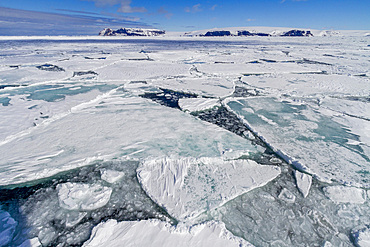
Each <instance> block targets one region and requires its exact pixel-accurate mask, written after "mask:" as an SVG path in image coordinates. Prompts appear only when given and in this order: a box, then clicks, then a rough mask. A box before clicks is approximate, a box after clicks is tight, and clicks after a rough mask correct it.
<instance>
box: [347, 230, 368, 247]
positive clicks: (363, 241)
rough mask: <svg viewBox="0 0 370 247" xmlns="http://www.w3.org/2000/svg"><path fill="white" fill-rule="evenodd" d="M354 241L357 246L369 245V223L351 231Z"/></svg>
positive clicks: (366, 246)
mask: <svg viewBox="0 0 370 247" xmlns="http://www.w3.org/2000/svg"><path fill="white" fill-rule="evenodd" d="M351 235H352V237H353V239H354V243H355V245H356V246H358V247H368V246H370V225H367V226H360V227H357V228H355V229H353V230H352V231H351Z"/></svg>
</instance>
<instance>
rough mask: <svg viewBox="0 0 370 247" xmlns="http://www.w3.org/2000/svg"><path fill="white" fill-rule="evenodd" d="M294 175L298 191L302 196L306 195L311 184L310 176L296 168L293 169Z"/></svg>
mask: <svg viewBox="0 0 370 247" xmlns="http://www.w3.org/2000/svg"><path fill="white" fill-rule="evenodd" d="M294 175H295V180H296V183H297V187H298V190H299V192H301V193H302V195H303V197H307V196H308V193H309V192H310V188H311V185H312V176H310V175H308V174H305V173H302V172H300V171H297V170H295V171H294Z"/></svg>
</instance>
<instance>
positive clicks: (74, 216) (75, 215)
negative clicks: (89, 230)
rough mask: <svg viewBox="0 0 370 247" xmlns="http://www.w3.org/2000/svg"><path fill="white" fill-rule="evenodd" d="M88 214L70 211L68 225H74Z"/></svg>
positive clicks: (67, 218)
mask: <svg viewBox="0 0 370 247" xmlns="http://www.w3.org/2000/svg"><path fill="white" fill-rule="evenodd" d="M86 214H87V213H86V212H76V211H69V212H68V213H67V215H66V219H65V220H66V227H74V226H75V225H77V224H78V223H79V222H80V221H81V220H82V219H83V218H84V217H85V216H86Z"/></svg>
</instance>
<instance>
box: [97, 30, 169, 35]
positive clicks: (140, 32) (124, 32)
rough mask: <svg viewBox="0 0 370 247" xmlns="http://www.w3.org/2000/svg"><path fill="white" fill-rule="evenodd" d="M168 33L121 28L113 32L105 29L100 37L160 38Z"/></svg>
mask: <svg viewBox="0 0 370 247" xmlns="http://www.w3.org/2000/svg"><path fill="white" fill-rule="evenodd" d="M165 33H166V32H165V31H164V30H159V29H143V28H120V29H117V30H113V29H110V28H105V29H104V30H103V31H101V32H100V33H99V35H100V36H159V35H164V34H165Z"/></svg>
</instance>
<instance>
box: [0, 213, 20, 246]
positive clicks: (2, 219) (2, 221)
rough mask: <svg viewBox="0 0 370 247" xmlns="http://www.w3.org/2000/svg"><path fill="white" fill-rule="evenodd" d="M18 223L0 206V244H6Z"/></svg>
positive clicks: (10, 239) (11, 237)
mask: <svg viewBox="0 0 370 247" xmlns="http://www.w3.org/2000/svg"><path fill="white" fill-rule="evenodd" d="M17 225H18V223H17V222H16V221H15V220H14V219H13V218H12V217H11V216H10V214H9V213H8V212H6V211H4V210H2V209H1V206H0V246H1V247H2V246H6V245H7V244H9V243H10V241H12V239H13V235H14V233H15V228H16V227H17Z"/></svg>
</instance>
